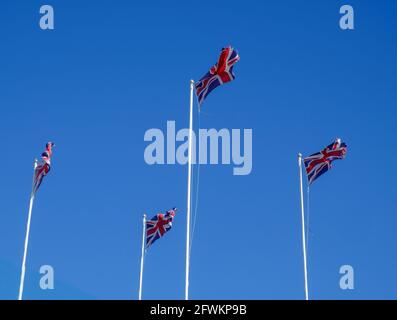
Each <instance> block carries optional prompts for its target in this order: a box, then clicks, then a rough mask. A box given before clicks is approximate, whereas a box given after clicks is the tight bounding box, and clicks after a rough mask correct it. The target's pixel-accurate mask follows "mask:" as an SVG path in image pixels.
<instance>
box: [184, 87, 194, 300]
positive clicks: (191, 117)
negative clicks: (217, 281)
mask: <svg viewBox="0 0 397 320" xmlns="http://www.w3.org/2000/svg"><path fill="white" fill-rule="evenodd" d="M193 88H194V80H190V116H189V160H188V178H187V212H186V274H185V300H188V299H189V260H190V201H191V196H190V193H191V178H192V135H193Z"/></svg>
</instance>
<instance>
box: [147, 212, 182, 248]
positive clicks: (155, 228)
mask: <svg viewBox="0 0 397 320" xmlns="http://www.w3.org/2000/svg"><path fill="white" fill-rule="evenodd" d="M176 210H177V208H172V209H171V210H169V211H167V212H166V213H165V214H163V213H158V214H156V215H155V216H154V217H153V218H152V219H151V220H147V221H146V248H148V247H150V246H151V245H152V244H153V243H154V242H155V241H156V240H158V239H160V238H161V237H162V236H164V234H165V233H166V232H167V231H169V230H170V229H171V228H172V221H173V219H174V217H175V213H176Z"/></svg>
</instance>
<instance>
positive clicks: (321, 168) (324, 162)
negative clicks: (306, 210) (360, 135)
mask: <svg viewBox="0 0 397 320" xmlns="http://www.w3.org/2000/svg"><path fill="white" fill-rule="evenodd" d="M346 153H347V145H346V143H344V142H342V141H341V139H336V140H335V142H333V143H332V144H330V145H329V146H328V147H326V148H325V149H324V150H322V151H320V152H317V153H314V154H312V155H311V156H309V157H306V158H304V159H303V161H304V164H305V168H306V173H307V177H308V180H309V184H312V183H313V182H314V180H316V179H317V178H318V177H320V176H321V175H322V174H324V173H325V172H327V171H328V170H330V169H331V164H332V162H333V161H334V160H338V159H344V158H345V156H346Z"/></svg>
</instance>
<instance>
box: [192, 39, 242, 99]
mask: <svg viewBox="0 0 397 320" xmlns="http://www.w3.org/2000/svg"><path fill="white" fill-rule="evenodd" d="M239 60H240V57H239V55H238V53H237V51H236V50H235V49H233V48H232V47H227V48H223V49H222V51H221V55H220V56H219V60H218V63H217V64H215V65H214V66H213V67H212V68H211V69H210V71H208V72H207V73H206V74H205V76H204V77H202V78H201V79H200V80H199V81H198V82H196V94H197V97H198V100H199V103H200V105H201V104H202V103H203V101H204V99H205V98H206V97H207V96H208V95H209V93H210V92H211V91H212V90H214V89H215V88H216V87H218V86H220V85H222V84H224V83H226V82H230V81H232V80H233V79H234V78H235V76H234V74H233V66H234V64H235V63H236V62H237V61H239Z"/></svg>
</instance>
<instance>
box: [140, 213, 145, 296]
mask: <svg viewBox="0 0 397 320" xmlns="http://www.w3.org/2000/svg"><path fill="white" fill-rule="evenodd" d="M145 234H146V214H144V215H143V228H142V255H141V273H140V275H139V300H142V277H143V264H144V260H145Z"/></svg>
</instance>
